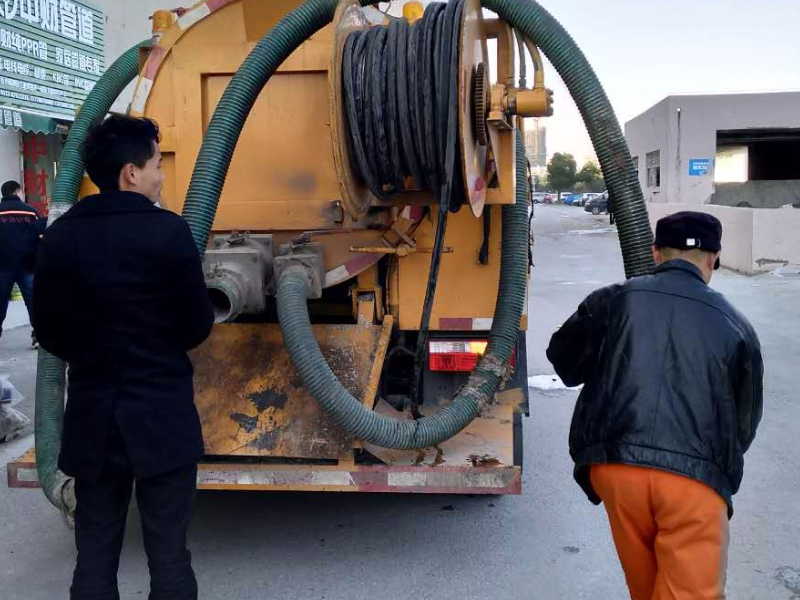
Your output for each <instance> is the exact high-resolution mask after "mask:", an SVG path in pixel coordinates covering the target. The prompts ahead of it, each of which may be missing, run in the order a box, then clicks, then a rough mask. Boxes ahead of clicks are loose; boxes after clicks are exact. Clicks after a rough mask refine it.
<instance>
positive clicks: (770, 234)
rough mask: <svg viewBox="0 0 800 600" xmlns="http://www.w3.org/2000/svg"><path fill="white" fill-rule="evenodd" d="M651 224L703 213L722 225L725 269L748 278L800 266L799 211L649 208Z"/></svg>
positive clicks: (676, 206)
mask: <svg viewBox="0 0 800 600" xmlns="http://www.w3.org/2000/svg"><path fill="white" fill-rule="evenodd" d="M647 209H648V212H649V215H650V223H651V225H652V227H653V228H654V229H655V224H656V221H658V219H660V218H661V217H664V216H666V215H669V214H672V213H675V212H679V211H682V210H701V211H703V212H706V213H709V214H712V215H714V216H715V217H717V218H718V219H719V220H720V221H721V222H722V230H723V233H722V254H721V257H720V261H721V262H722V266H724V267H726V268H728V269H733V270H735V271H740V272H742V273H747V274H755V273H759V272H764V271H771V270H773V269H775V268H776V267H778V266H781V265H784V264H800V244H799V243H798V241H797V240H798V233H797V232H798V231H800V210H797V209H793V208H783V209H774V210H773V209H755V208H732V207H729V206H716V205H711V204H709V205H706V206H703V207H702V208H700V207H697V206H693V205H688V204H676V203H651V204H648V205H647Z"/></svg>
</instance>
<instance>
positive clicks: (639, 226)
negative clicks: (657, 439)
mask: <svg viewBox="0 0 800 600" xmlns="http://www.w3.org/2000/svg"><path fill="white" fill-rule="evenodd" d="M365 3H369V2H365ZM336 5H337V0H307V1H306V2H305V3H304V4H303V5H302V6H300V7H298V8H297V9H295V10H293V11H292V12H290V13H289V14H287V15H286V16H285V17H284V18H283V19H282V20H281V21H280V22H279V23H278V24H277V25H276V26H275V27H274V28H273V29H272V31H270V32H269V33H268V34H267V35H266V36H264V37H263V38H262V39H261V40H260V41H259V42H258V44H257V45H256V46H255V48H254V49H253V50H252V52H251V53H250V55H249V56H248V57H247V59H246V60H245V61H244V63H243V64H242V66H241V67H240V69H239V70H238V71H237V73H236V74H235V75H234V77H233V78H232V79H231V82H230V83H229V85H228V87H227V89H226V90H225V92H224V94H223V96H222V99H221V100H220V102H219V104H218V105H217V109H216V110H215V112H214V115H213V117H212V119H211V123H210V124H209V126H208V130H207V132H206V136H205V138H204V141H203V145H202V147H201V149H200V153H199V155H198V159H197V163H196V164H195V170H194V173H193V174H192V180H191V183H190V185H189V190H188V193H187V198H186V203H185V205H184V211H183V214H184V217H185V218H186V220H187V222H188V223H189V227H190V229H191V230H192V235H193V236H194V239H195V243H196V244H197V247H198V250H199V251H200V253H201V254H203V253H205V249H206V245H207V243H208V237H209V235H210V231H211V226H212V224H213V222H214V219H215V217H216V211H217V205H218V203H219V198H220V194H221V192H222V187H223V185H224V183H225V178H226V175H227V172H228V169H229V167H230V162H231V158H232V156H233V152H234V150H235V147H236V143H237V141H238V139H239V136H240V135H241V132H242V128H243V127H244V123H245V121H246V120H247V117H248V115H249V114H250V111H251V109H252V107H253V104H254V103H255V101H256V99H257V98H258V95H259V94H260V93H261V91H262V90H263V88H264V86H265V85H266V83H267V81H268V80H269V78H270V77H271V76H272V74H273V73H274V72H275V71H276V69H277V68H278V67H279V66H280V64H281V63H282V62H283V61H284V60H285V59H286V58H288V56H289V55H290V54H291V53H292V52H293V51H294V50H295V49H297V48H298V47H299V46H300V45H301V44H302V43H303V42H304V41H305V40H306V39H307V38H309V37H310V36H311V35H313V34H314V33H315V32H316V31H317V30H319V29H320V28H322V27H323V26H324V25H326V24H327V23H329V22H330V20H331V19H332V18H333V15H334V11H335V9H336ZM483 5H484V6H485V7H487V8H490V9H493V10H495V11H496V12H498V14H499V15H500V16H501V17H503V18H504V19H505V20H506V21H508V22H509V23H510V24H511V26H512V27H514V28H516V29H519V30H520V31H522V32H523V33H524V34H525V35H526V36H528V37H530V38H531V39H535V40H536V41H537V43H538V44H539V45H540V46H541V48H542V50H544V52H545V54H547V56H548V57H549V58H550V60H551V61H552V62H553V64H554V66H555V67H556V69H557V70H558V71H559V73H561V75H562V77H563V78H564V80H565V82H566V83H567V86H568V87H569V89H570V92H571V93H572V95H573V97H574V98H575V101H576V103H577V104H578V106H579V108H580V110H581V114H582V115H583V118H584V121H585V122H586V124H587V128H588V129H589V133H590V136H591V138H592V142H593V143H594V145H595V151H596V152H597V155H598V158H599V159H600V164H601V167H602V169H603V173H604V175H605V177H606V181H607V182H608V185H609V190H610V193H611V196H612V198H613V201H614V210H615V212H616V214H617V219H618V223H619V230H620V243H621V246H622V251H623V257H624V261H625V270H626V274H627V275H628V276H634V275H640V274H644V273H648V272H650V271H651V270H652V266H653V263H652V258H651V255H650V244H651V240H652V233H651V231H650V226H649V223H648V220H647V212H646V209H645V206H644V200H643V198H642V193H641V190H640V188H639V182H638V179H637V178H636V175H635V172H634V170H633V162H632V160H631V157H630V152H629V151H628V149H627V145H626V143H625V139H624V137H623V136H622V132H621V130H620V127H619V123H618V122H617V119H616V116H615V115H614V111H613V109H612V108H611V105H610V103H609V101H608V98H607V97H606V95H605V92H604V91H603V89H602V86H601V85H600V83H599V81H598V80H597V77H596V76H595V74H594V72H593V71H592V69H591V66H590V65H589V64H588V62H587V61H586V58H585V57H584V56H583V54H582V53H581V51H580V49H579V48H578V47H577V46H576V45H575V43H574V42H573V41H572V39H571V38H570V36H569V34H567V33H566V31H565V30H564V29H563V27H561V25H560V24H559V23H558V22H557V21H556V20H555V19H553V18H552V16H550V14H549V13H547V11H545V10H544V9H543V8H542V7H541V6H539V4H537V3H536V2H535V1H534V0H483ZM518 171H519V172H520V173H523V174H524V172H525V169H524V168H522V165H520V166H519V167H518ZM518 179H519V182H518V187H517V194H520V192H523V195H524V191H525V186H526V185H527V180H525V178H524V176H520V175H519V174H518ZM523 209H524V213H525V214H524V219H523V218H522V217H523ZM503 219H504V227H505V229H504V244H503V258H504V261H505V262H504V264H503V266H502V269H503V272H502V275H501V281H502V284H501V290H500V294H499V295H498V301H497V309H496V314H495V322H494V326H493V328H492V334H491V340H490V345H489V350H488V352H487V355H486V356H485V357H484V359H483V360H482V361H481V363H480V365H479V366H478V368H477V369H476V370H475V372H474V373H473V374H472V376H471V377H470V380H469V383H468V385H467V386H466V387H465V388H464V390H462V392H461V393H460V394H459V396H458V397H457V399H456V401H454V402H453V404H452V405H450V406H448V407H447V408H445V409H444V410H443V411H442V412H441V413H440V414H439V415H436V416H435V417H428V418H426V419H422V420H419V421H414V422H399V421H393V420H387V419H383V418H380V417H379V416H378V415H375V414H374V413H372V412H371V411H368V410H365V409H364V408H363V406H362V405H361V403H360V402H358V401H357V400H356V399H355V398H353V397H352V396H350V395H349V394H347V393H346V392H345V391H344V390H343V388H342V387H341V385H340V384H339V382H338V381H336V378H335V376H334V375H333V373H332V371H331V370H330V367H329V366H328V365H327V363H326V362H325V361H324V359H322V356H321V354H320V353H319V347H318V345H317V343H316V340H314V338H313V336H311V335H310V332H311V328H310V322H309V317H308V311H307V306H306V299H307V295H308V289H307V285H308V283H307V281H306V278H305V276H304V275H303V274H302V273H301V272H300V271H298V270H287V271H286V272H285V273H284V275H283V276H282V279H281V281H280V282H279V286H278V287H279V291H278V307H279V316H280V321H281V329H282V331H283V335H284V338H285V341H286V345H287V348H289V352H290V354H291V356H292V359H293V363H294V366H295V368H297V369H298V371H299V372H300V373H301V376H302V379H303V381H304V383H305V385H306V386H307V387H308V388H309V391H310V392H311V394H312V395H313V396H314V398H316V399H317V400H318V401H319V402H320V404H321V405H322V406H324V407H325V408H326V409H327V410H329V411H331V412H332V413H333V416H334V418H335V419H336V420H337V422H339V423H340V424H341V425H342V426H343V427H344V428H345V429H346V430H347V431H348V432H349V433H351V434H353V435H355V436H356V437H358V438H360V439H365V440H369V441H372V442H373V443H376V444H380V445H386V446H390V447H398V448H419V447H424V446H430V445H432V444H433V443H436V441H441V440H443V439H447V438H448V437H450V436H452V435H454V434H455V433H457V432H458V431H459V430H460V429H461V428H463V427H464V426H465V425H466V423H468V422H469V421H468V420H467V419H468V418H474V417H475V416H476V415H477V414H478V413H479V411H480V408H481V405H482V404H483V403H485V402H486V401H487V400H489V399H491V398H492V397H493V395H494V393H495V392H496V391H497V388H498V386H499V383H500V376H501V375H502V373H503V370H504V368H505V365H506V363H507V361H508V359H509V356H510V353H511V348H512V347H513V343H514V342H515V341H516V338H517V334H518V331H519V319H520V315H521V312H522V304H523V303H524V295H525V290H524V285H526V284H527V276H521V275H520V273H521V271H520V272H519V273H518V272H516V271H515V270H514V269H515V267H516V266H517V262H516V261H518V260H520V257H519V256H517V253H519V255H520V256H521V255H522V253H521V252H519V250H520V248H522V247H523V240H522V239H518V237H522V238H524V248H525V249H526V252H525V258H526V260H527V244H528V239H527V233H526V232H527V224H526V225H525V227H522V226H520V225H518V223H517V220H520V222H522V221H525V220H526V219H527V198H523V199H522V200H521V201H520V200H518V203H517V205H515V208H512V207H509V208H508V210H504V214H503ZM506 221H507V222H506ZM517 227H519V229H517ZM512 255H513V259H512ZM509 261H510V262H509ZM525 265H526V268H527V262H526V263H525ZM507 270H508V273H506V271H507ZM520 290H522V292H521V295H519V296H518V292H519V291H520Z"/></svg>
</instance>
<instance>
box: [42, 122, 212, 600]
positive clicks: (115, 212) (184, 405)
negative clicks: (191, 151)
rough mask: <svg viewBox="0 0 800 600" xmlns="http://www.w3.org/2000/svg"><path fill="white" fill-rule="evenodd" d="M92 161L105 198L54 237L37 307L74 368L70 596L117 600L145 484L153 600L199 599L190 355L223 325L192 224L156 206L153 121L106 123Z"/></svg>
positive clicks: (196, 438)
mask: <svg viewBox="0 0 800 600" xmlns="http://www.w3.org/2000/svg"><path fill="white" fill-rule="evenodd" d="M83 159H84V161H85V164H86V170H87V172H88V173H89V176H90V177H91V179H92V181H94V183H95V184H96V185H97V186H98V187H99V188H100V190H101V193H100V194H99V195H96V196H90V197H87V198H84V199H83V200H81V201H80V202H78V204H76V205H75V206H74V207H73V208H72V209H70V210H69V211H68V212H67V213H66V214H64V216H62V217H61V218H60V219H58V220H57V221H56V222H55V223H53V224H52V226H51V227H50V228H49V229H48V230H47V231H46V233H45V235H44V239H43V240H42V244H41V248H40V251H39V257H38V262H37V268H36V277H35V289H34V302H33V320H34V324H35V326H36V331H37V332H38V335H39V341H40V343H41V345H42V347H44V348H45V349H46V350H47V351H49V352H51V353H52V354H54V355H56V356H58V357H60V358H61V359H63V360H65V361H67V363H68V364H69V393H68V401H67V406H66V411H65V415H64V430H63V438H62V444H61V453H60V456H59V468H60V469H61V470H62V471H63V472H64V473H66V474H68V475H71V476H73V477H75V492H76V496H77V509H76V514H75V539H76V544H77V547H78V560H77V566H76V568H75V574H74V577H73V582H72V588H71V598H72V599H73V600H90V599H95V598H96V599H100V598H102V599H104V600H106V599H115V598H119V592H118V590H117V568H118V565H119V556H120V550H121V548H122V541H123V534H124V529H125V519H126V515H127V511H128V504H129V502H130V497H131V491H132V487H133V483H134V481H135V482H136V497H137V502H138V505H139V512H140V514H141V519H142V529H143V532H144V545H145V550H146V551H147V556H148V564H149V567H150V577H151V592H150V599H151V600H161V599H167V598H168V599H170V600H179V599H195V598H197V583H196V581H195V577H194V573H193V571H192V567H191V559H190V554H189V551H188V550H187V548H186V532H187V528H188V525H189V520H190V513H191V506H192V501H193V498H194V492H195V486H196V477H197V460H198V459H199V458H200V457H201V456H202V455H203V439H202V433H201V429H200V422H199V419H198V415H197V411H196V409H195V405H194V396H193V388H192V365H191V363H190V362H189V358H188V356H187V354H186V353H187V351H188V350H189V349H191V348H193V347H195V346H197V345H198V344H200V343H201V342H202V341H203V340H205V338H206V337H207V336H208V334H209V332H210V330H211V326H212V322H213V313H212V308H211V304H210V302H209V300H208V293H207V290H206V287H205V282H204V278H203V273H202V267H201V264H200V258H199V255H198V252H197V249H196V247H195V244H194V242H193V240H192V236H191V233H190V232H189V228H188V226H187V225H186V223H185V222H184V221H183V219H181V217H179V216H178V215H175V214H173V213H171V212H168V211H166V210H162V209H160V208H158V207H157V206H156V205H157V203H158V202H159V200H160V195H161V186H162V182H163V179H164V175H163V173H162V171H161V153H160V151H159V148H158V128H157V127H156V125H155V124H154V123H153V122H152V121H149V120H147V119H133V118H130V117H117V116H112V117H109V118H108V119H107V120H106V121H105V122H104V123H102V124H100V125H98V126H96V127H95V128H94V129H93V130H92V131H91V132H90V134H89V137H88V139H87V140H86V143H85V146H84V148H83Z"/></svg>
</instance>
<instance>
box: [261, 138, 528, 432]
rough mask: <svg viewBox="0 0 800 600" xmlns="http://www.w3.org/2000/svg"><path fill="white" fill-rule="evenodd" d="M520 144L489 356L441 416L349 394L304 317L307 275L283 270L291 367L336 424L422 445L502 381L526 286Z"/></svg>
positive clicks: (468, 416) (455, 425)
mask: <svg viewBox="0 0 800 600" xmlns="http://www.w3.org/2000/svg"><path fill="white" fill-rule="evenodd" d="M526 167H527V164H526V160H525V147H524V145H523V143H522V137H521V134H520V133H519V132H517V188H516V195H517V202H516V204H512V205H508V206H504V207H503V251H502V259H501V270H500V289H499V291H498V295H497V307H496V311H495V316H494V322H493V325H492V331H491V333H490V335H489V347H488V349H487V352H486V355H485V356H484V357H483V359H482V360H481V362H480V363H479V364H478V366H477V368H476V369H475V371H474V372H473V373H472V375H471V376H470V378H469V381H468V382H467V384H466V385H465V386H464V387H463V388H462V389H461V391H460V392H459V393H458V394H457V395H456V397H455V399H454V400H453V402H452V403H451V404H449V405H448V406H447V407H446V408H444V409H443V410H441V411H440V412H439V413H437V414H435V415H433V416H429V417H424V418H422V419H419V420H416V421H399V420H397V419H392V418H388V417H384V416H382V415H379V414H378V413H376V412H374V411H372V410H370V409H368V408H367V407H366V406H364V404H363V403H362V402H361V401H360V400H359V399H357V398H355V397H353V396H352V395H351V394H350V393H349V392H348V391H347V390H346V389H345V388H344V386H342V384H341V383H340V382H339V380H338V379H337V377H336V375H334V373H333V371H331V369H330V367H329V366H328V363H327V362H326V360H325V357H324V356H323V355H322V352H321V351H320V349H319V344H318V343H317V340H316V339H315V338H314V332H313V330H312V329H311V320H310V319H309V315H308V294H309V292H310V289H309V284H308V276H307V275H306V273H305V270H304V269H303V268H302V267H296V268H294V269H287V270H286V271H285V272H284V273H283V275H282V276H281V279H280V281H279V282H278V298H277V299H278V302H277V304H278V319H279V320H280V324H281V330H282V331H283V340H284V344H285V345H286V349H287V351H288V352H289V356H290V357H291V359H292V364H293V365H294V366H295V368H296V369H297V371H298V373H299V374H300V378H301V379H302V380H303V383H304V384H305V385H306V387H307V388H308V390H309V392H310V393H311V395H312V396H313V397H314V398H315V399H316V400H317V402H319V403H320V405H321V406H322V407H323V408H324V409H325V410H326V411H328V412H329V413H330V414H331V415H332V416H333V418H334V419H335V420H336V422H337V424H338V425H339V426H340V427H341V428H342V429H344V430H345V431H347V432H349V433H351V434H352V435H354V436H355V437H356V438H358V439H360V440H366V441H368V442H370V443H372V444H376V445H378V446H383V447H384V448H426V447H429V446H435V445H437V444H439V443H441V442H443V441H445V440H448V439H450V438H451V437H453V436H454V435H456V434H457V433H458V432H459V431H461V430H462V429H464V427H466V426H467V425H469V424H470V423H471V422H472V421H473V419H475V417H477V416H478V415H479V414H480V412H481V409H482V408H483V407H484V406H485V405H486V404H488V403H489V402H490V401H491V400H492V399H493V398H494V394H495V392H496V391H497V389H498V388H499V386H500V382H501V380H502V378H503V376H504V374H505V369H506V365H507V364H508V359H509V358H510V357H511V353H512V352H513V350H514V347H515V346H516V343H517V335H518V332H519V323H520V318H521V317H522V311H523V308H524V306H525V299H526V294H525V292H526V290H527V287H528V244H529V238H528V206H529V204H528V178H527V170H526Z"/></svg>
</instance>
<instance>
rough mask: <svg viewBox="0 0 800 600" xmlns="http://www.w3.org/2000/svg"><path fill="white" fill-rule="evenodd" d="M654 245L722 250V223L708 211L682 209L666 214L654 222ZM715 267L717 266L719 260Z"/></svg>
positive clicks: (711, 250) (709, 250)
mask: <svg viewBox="0 0 800 600" xmlns="http://www.w3.org/2000/svg"><path fill="white" fill-rule="evenodd" d="M655 245H656V246H657V247H659V248H677V249H678V250H705V251H706V252H719V251H720V250H722V223H720V221H719V219H717V218H716V217H715V216H713V215H710V214H708V213H702V212H692V211H683V212H678V213H675V214H672V215H668V216H666V217H664V218H663V219H660V220H659V221H658V223H657V224H656V240H655ZM715 268H717V269H718V268H719V260H717V264H716V265H715Z"/></svg>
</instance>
